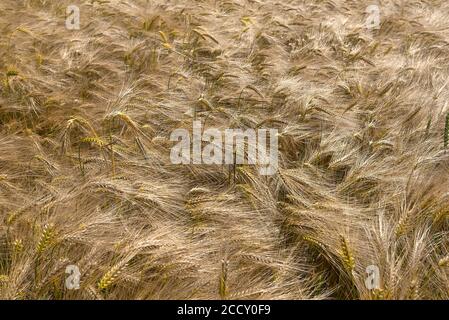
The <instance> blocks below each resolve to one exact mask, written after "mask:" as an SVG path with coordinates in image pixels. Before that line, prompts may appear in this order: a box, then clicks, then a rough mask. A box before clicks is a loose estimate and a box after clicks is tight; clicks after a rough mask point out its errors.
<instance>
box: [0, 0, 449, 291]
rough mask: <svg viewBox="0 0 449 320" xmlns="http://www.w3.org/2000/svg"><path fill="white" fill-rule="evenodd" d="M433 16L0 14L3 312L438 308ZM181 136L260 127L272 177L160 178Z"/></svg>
mask: <svg viewBox="0 0 449 320" xmlns="http://www.w3.org/2000/svg"><path fill="white" fill-rule="evenodd" d="M371 4H376V5H378V7H379V8H380V25H379V28H378V29H369V28H367V27H366V23H365V22H366V19H367V13H366V8H367V7H368V6H369V5H371ZM69 5H75V6H77V7H78V8H79V9H80V28H79V30H76V29H75V30H70V28H69V29H68V28H67V27H66V16H67V11H66V9H67V6H69ZM448 17H449V2H447V1H446V0H411V1H406V0H403V1H401V0H397V1H393V0H372V1H364V0H363V1H360V0H322V1H321V0H315V1H312V0H285V1H283V0H165V1H164V0H134V1H131V0H109V1H106V0H105V1H95V0H83V1H80V0H70V1H66V0H63V1H56V0H54V1H53V0H51V1H50V0H1V1H0V298H2V299H449V251H448V249H449V146H448V143H449V106H448V101H449V93H448V92H449V20H448ZM194 120H199V121H201V122H202V123H203V125H204V127H210V128H218V129H220V130H224V129H226V128H236V129H237V128H240V129H247V128H253V129H255V128H274V129H277V130H278V141H279V168H278V170H277V171H276V173H275V174H274V175H271V176H263V175H260V174H259V172H258V170H257V166H252V165H228V164H223V165H198V164H191V165H177V164H172V162H171V161H170V150H171V148H172V146H173V145H174V144H175V143H174V142H173V141H170V135H171V133H172V132H173V130H175V129H178V128H185V129H187V130H189V131H191V130H192V123H193V121H194ZM446 150H447V151H446ZM68 266H75V267H76V268H78V269H79V271H80V276H79V279H80V283H79V288H78V289H77V290H71V289H70V286H69V287H68V286H67V279H68V278H69V277H70V276H71V273H70V272H68V273H66V271H67V268H68ZM367 268H368V270H377V271H378V272H377V271H376V272H377V273H376V272H374V276H375V279H374V282H370V281H371V280H373V278H372V277H373V275H372V274H370V273H367ZM369 283H377V285H376V286H375V287H374V288H373V287H370V286H369Z"/></svg>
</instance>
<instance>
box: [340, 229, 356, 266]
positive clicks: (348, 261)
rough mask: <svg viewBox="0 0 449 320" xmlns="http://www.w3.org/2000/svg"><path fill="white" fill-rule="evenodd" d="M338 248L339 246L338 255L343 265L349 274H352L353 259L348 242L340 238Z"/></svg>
mask: <svg viewBox="0 0 449 320" xmlns="http://www.w3.org/2000/svg"><path fill="white" fill-rule="evenodd" d="M340 246H341V251H340V255H341V258H342V260H343V264H344V266H345V268H346V269H347V270H348V271H349V272H352V271H353V270H354V267H355V259H354V257H353V256H352V252H351V249H350V247H349V244H348V241H347V240H346V238H345V237H343V236H340Z"/></svg>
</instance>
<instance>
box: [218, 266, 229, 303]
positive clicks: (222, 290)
mask: <svg viewBox="0 0 449 320" xmlns="http://www.w3.org/2000/svg"><path fill="white" fill-rule="evenodd" d="M227 279H228V261H225V260H221V273H220V284H219V288H218V292H219V294H220V298H221V299H226V297H227V295H228V288H227Z"/></svg>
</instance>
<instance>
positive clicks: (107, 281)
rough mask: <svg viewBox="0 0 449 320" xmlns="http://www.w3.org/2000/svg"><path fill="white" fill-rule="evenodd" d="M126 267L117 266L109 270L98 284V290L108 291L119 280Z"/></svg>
mask: <svg viewBox="0 0 449 320" xmlns="http://www.w3.org/2000/svg"><path fill="white" fill-rule="evenodd" d="M125 267H126V264H125V265H123V266H119V265H116V266H114V267H112V268H111V269H109V271H108V272H106V273H105V275H104V276H103V277H102V278H101V279H100V281H99V282H98V289H99V290H100V291H101V292H105V291H107V290H108V289H109V288H110V287H111V286H112V285H113V284H114V282H115V281H116V280H117V278H118V277H119V275H120V273H121V272H122V271H123V269H124V268H125Z"/></svg>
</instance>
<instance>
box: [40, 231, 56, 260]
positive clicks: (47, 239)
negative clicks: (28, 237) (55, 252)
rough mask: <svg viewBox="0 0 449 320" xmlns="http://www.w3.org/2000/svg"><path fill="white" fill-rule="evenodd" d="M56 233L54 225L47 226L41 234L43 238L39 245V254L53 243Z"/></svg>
mask: <svg viewBox="0 0 449 320" xmlns="http://www.w3.org/2000/svg"><path fill="white" fill-rule="evenodd" d="M54 237H55V231H54V228H53V226H52V225H45V226H44V229H43V230H42V233H41V238H40V240H39V242H38V244H37V247H36V251H37V253H38V254H41V253H42V252H44V251H45V250H46V249H47V248H48V247H49V246H50V245H51V243H52V242H53V240H54Z"/></svg>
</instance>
